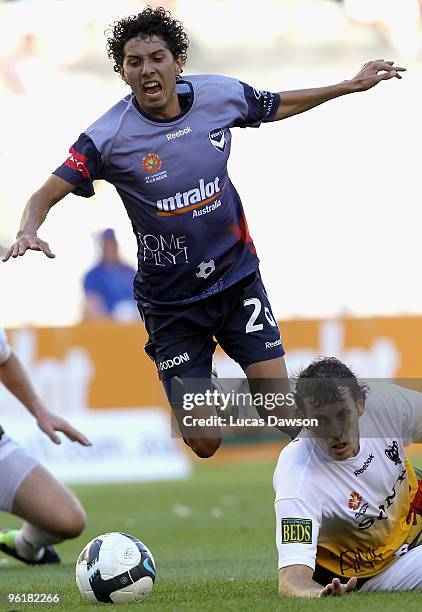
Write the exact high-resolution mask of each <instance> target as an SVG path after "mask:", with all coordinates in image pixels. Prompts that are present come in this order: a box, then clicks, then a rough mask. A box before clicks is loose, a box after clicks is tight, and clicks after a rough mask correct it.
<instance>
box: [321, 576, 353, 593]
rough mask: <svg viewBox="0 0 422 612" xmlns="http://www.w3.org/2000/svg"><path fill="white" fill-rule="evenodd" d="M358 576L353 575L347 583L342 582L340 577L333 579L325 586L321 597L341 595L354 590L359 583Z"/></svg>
mask: <svg viewBox="0 0 422 612" xmlns="http://www.w3.org/2000/svg"><path fill="white" fill-rule="evenodd" d="M357 581H358V580H357V578H355V577H353V578H350V580H349V581H348V582H347V583H346V584H342V583H341V582H340V580H339V579H338V578H333V579H332V581H331V582H330V583H329V584H327V586H325V587H324V588H323V589H322V590H321V593H320V597H341V596H342V595H346V593H349V592H350V591H354V589H355V588H356V584H357Z"/></svg>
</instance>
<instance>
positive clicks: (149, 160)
mask: <svg viewBox="0 0 422 612" xmlns="http://www.w3.org/2000/svg"><path fill="white" fill-rule="evenodd" d="M142 168H143V169H144V170H145V171H146V172H149V173H151V174H152V173H153V172H158V171H159V169H160V168H161V159H160V158H159V156H158V155H157V153H148V155H145V157H143V158H142Z"/></svg>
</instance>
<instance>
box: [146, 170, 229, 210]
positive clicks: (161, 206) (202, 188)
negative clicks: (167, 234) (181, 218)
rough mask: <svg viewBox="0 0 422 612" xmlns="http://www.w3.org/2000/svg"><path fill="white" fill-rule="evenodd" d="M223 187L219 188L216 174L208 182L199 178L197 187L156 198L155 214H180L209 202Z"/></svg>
mask: <svg viewBox="0 0 422 612" xmlns="http://www.w3.org/2000/svg"><path fill="white" fill-rule="evenodd" d="M223 188H224V186H223V187H221V188H220V178H219V177H218V176H216V177H215V179H213V180H212V181H210V182H209V183H205V180H204V179H203V178H201V179H200V180H199V184H198V187H194V188H193V189H189V190H188V191H183V192H180V191H178V192H177V193H175V194H174V195H172V196H169V197H167V198H162V199H161V200H157V208H158V212H157V214H158V215H159V216H160V217H167V216H170V215H180V214H184V213H185V212H188V211H190V210H193V209H195V208H198V207H199V206H205V205H207V204H211V203H212V202H215V200H217V198H218V197H219V196H220V195H221V193H222V191H223ZM216 208H217V207H216Z"/></svg>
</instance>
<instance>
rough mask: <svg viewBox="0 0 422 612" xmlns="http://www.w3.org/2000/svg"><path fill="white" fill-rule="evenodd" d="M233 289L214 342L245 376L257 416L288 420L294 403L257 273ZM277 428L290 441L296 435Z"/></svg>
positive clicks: (291, 430)
mask: <svg viewBox="0 0 422 612" xmlns="http://www.w3.org/2000/svg"><path fill="white" fill-rule="evenodd" d="M233 289H234V290H235V291H236V293H235V294H234V295H231V292H230V291H227V294H226V300H227V301H230V300H232V301H233V305H232V308H231V312H230V316H228V317H227V319H226V322H225V325H224V328H223V329H222V330H221V331H220V332H219V334H218V335H216V337H217V340H218V341H219V342H220V345H221V347H222V348H223V349H224V351H225V352H226V353H227V354H228V355H229V356H230V357H232V358H233V359H234V360H235V361H237V362H238V363H239V364H240V366H241V367H242V369H243V370H244V372H245V373H246V376H247V378H248V383H249V388H250V391H251V393H252V395H253V396H254V397H255V398H256V401H255V408H256V410H257V412H258V414H259V416H261V417H262V418H264V419H267V418H268V416H270V415H272V416H273V417H277V418H278V419H291V418H293V417H294V399H293V395H292V392H291V388H290V383H289V379H288V373H287V368H286V363H285V360H284V349H283V345H282V342H281V338H280V331H279V328H278V325H277V322H276V320H275V318H274V316H273V314H272V311H271V306H270V303H269V300H268V297H267V294H266V292H265V288H264V286H263V284H262V281H261V278H260V275H259V273H256V274H254V275H251V276H249V277H248V278H247V279H244V281H242V283H238V284H237V285H236V286H234V288H233ZM278 428H279V429H280V430H281V431H283V432H284V433H286V434H287V435H289V436H290V437H294V435H296V434H297V433H298V431H299V430H298V428H294V427H291V426H289V425H285V426H284V425H283V426H278Z"/></svg>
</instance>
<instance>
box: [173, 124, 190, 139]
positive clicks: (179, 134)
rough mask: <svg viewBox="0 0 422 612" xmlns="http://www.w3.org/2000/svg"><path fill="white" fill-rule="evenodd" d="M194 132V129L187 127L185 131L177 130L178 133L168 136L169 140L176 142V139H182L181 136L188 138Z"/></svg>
mask: <svg viewBox="0 0 422 612" xmlns="http://www.w3.org/2000/svg"><path fill="white" fill-rule="evenodd" d="M191 131H192V128H191V127H190V126H189V127H186V128H184V129H183V130H177V132H173V133H172V134H167V140H174V139H175V138H180V137H181V136H186V134H189V133H190V132H191Z"/></svg>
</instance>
